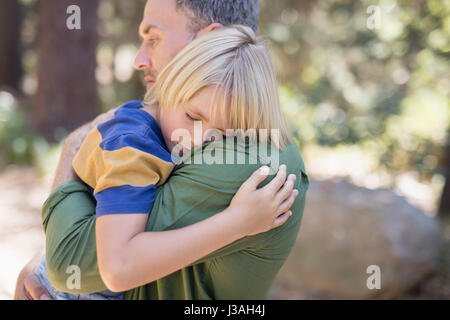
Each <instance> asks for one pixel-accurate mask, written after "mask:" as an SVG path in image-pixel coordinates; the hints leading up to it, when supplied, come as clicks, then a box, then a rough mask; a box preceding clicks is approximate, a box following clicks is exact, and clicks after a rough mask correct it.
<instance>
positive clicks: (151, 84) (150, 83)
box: [146, 82, 155, 91]
mask: <svg viewBox="0 0 450 320" xmlns="http://www.w3.org/2000/svg"><path fill="white" fill-rule="evenodd" d="M154 84H155V83H154V82H148V83H147V86H146V88H147V91H148V90H150V89H151V88H152V87H153V85H154Z"/></svg>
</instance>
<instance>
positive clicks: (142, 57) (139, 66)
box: [134, 47, 152, 71]
mask: <svg viewBox="0 0 450 320" xmlns="http://www.w3.org/2000/svg"><path fill="white" fill-rule="evenodd" d="M151 66H152V61H151V59H150V55H149V54H148V52H146V51H145V50H143V48H142V47H141V48H140V49H139V51H138V53H137V55H136V58H135V59H134V68H135V69H136V70H140V71H142V70H145V69H149V68H151Z"/></svg>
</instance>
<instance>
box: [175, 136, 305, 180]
mask: <svg viewBox="0 0 450 320" xmlns="http://www.w3.org/2000/svg"><path fill="white" fill-rule="evenodd" d="M281 164H285V165H286V166H287V168H288V173H300V172H302V173H304V174H305V175H306V169H305V164H304V162H303V158H302V156H301V154H300V151H299V148H298V147H297V145H296V144H295V143H293V142H288V143H287V144H286V147H285V148H284V149H283V150H281V149H278V148H275V147H274V146H272V145H269V146H268V145H267V144H264V143H245V144H243V145H239V144H237V143H236V144H233V143H230V142H229V141H228V142H226V141H216V142H212V143H209V144H206V145H203V146H201V147H197V148H196V149H194V150H192V151H191V153H190V154H188V155H185V156H184V157H182V158H181V159H180V161H179V162H178V164H177V166H176V167H175V170H176V171H178V172H179V173H180V174H183V173H186V174H189V173H194V172H195V173H199V174H200V175H201V176H203V177H205V178H206V177H209V178H210V179H212V180H220V181H221V182H222V183H226V182H230V183H233V182H234V184H238V185H240V184H241V183H242V182H243V181H245V180H246V179H247V178H248V177H249V176H250V175H251V174H252V173H253V172H254V171H255V170H257V169H258V168H259V167H261V166H263V165H268V166H269V167H271V169H272V172H271V173H272V175H271V176H272V177H273V174H275V173H276V171H277V170H278V167H279V166H280V165H281ZM269 178H270V176H269ZM268 180H270V179H268ZM267 182H268V181H266V183H267Z"/></svg>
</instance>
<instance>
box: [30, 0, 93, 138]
mask: <svg viewBox="0 0 450 320" xmlns="http://www.w3.org/2000/svg"><path fill="white" fill-rule="evenodd" d="M98 4H99V0H45V1H39V22H38V55H39V64H38V91H37V93H36V100H35V106H34V108H33V118H32V124H33V127H34V129H35V130H37V131H38V132H39V133H41V134H42V135H43V136H45V137H46V138H47V139H48V140H50V141H55V140H58V138H60V136H59V135H60V133H61V129H65V131H69V132H70V131H72V130H74V129H76V128H77V127H78V126H80V125H82V124H84V123H86V122H88V121H90V120H92V119H93V118H94V117H95V116H96V115H97V114H98V112H99V106H98V95H97V82H96V79H95V69H96V66H97V64H96V48H97V43H98V34H97V23H98V17H97V9H98ZM71 5H77V6H78V7H79V8H80V13H81V15H80V18H81V29H80V30H78V29H74V30H69V28H68V26H67V23H66V21H67V20H68V19H69V18H70V17H71V15H72V14H70V13H69V14H68V13H67V9H68V7H69V6H71Z"/></svg>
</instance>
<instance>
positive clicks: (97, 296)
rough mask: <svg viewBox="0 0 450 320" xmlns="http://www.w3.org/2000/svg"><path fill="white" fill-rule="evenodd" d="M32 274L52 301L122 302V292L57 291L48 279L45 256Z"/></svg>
mask: <svg viewBox="0 0 450 320" xmlns="http://www.w3.org/2000/svg"><path fill="white" fill-rule="evenodd" d="M34 273H35V274H36V276H37V277H38V278H39V280H40V281H41V284H42V285H43V286H44V287H45V289H47V291H48V293H49V294H50V296H51V297H52V299H54V300H123V298H124V293H123V292H112V291H109V290H105V291H101V292H94V293H89V294H72V293H68V292H61V291H57V290H56V289H55V288H54V287H53V285H52V284H51V283H50V280H49V279H48V274H47V266H46V264H45V256H42V258H41V261H40V262H39V266H38V267H37V268H36V270H35V271H34Z"/></svg>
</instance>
